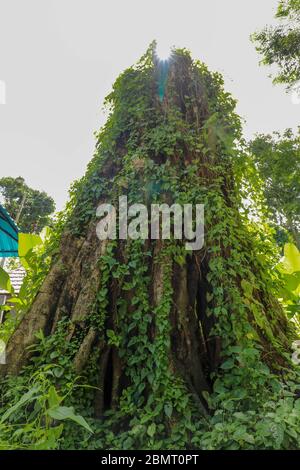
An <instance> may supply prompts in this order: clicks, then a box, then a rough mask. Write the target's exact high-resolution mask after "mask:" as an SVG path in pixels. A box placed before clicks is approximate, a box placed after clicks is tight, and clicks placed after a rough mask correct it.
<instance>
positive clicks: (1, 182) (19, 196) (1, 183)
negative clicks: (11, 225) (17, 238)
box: [0, 176, 55, 233]
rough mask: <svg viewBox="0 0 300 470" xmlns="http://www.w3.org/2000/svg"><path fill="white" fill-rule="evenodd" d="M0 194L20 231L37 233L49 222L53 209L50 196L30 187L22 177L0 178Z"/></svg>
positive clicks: (53, 205)
mask: <svg viewBox="0 0 300 470" xmlns="http://www.w3.org/2000/svg"><path fill="white" fill-rule="evenodd" d="M0 195H1V199H0V201H1V202H2V204H3V206H4V207H5V209H6V210H7V211H8V213H9V214H10V216H11V217H12V218H13V219H14V220H16V222H17V223H18V227H19V228H20V230H21V231H22V232H35V233H39V232H40V231H41V230H42V229H43V228H44V227H45V226H46V225H49V224H50V223H51V219H50V217H49V216H50V215H51V214H52V213H53V212H54V210H55V204H54V201H53V199H52V197H50V196H48V194H46V193H45V192H44V191H38V190H37V189H32V188H30V187H29V186H28V185H27V184H26V183H25V180H24V178H21V177H20V176H19V177H18V178H12V177H9V176H7V177H4V178H0Z"/></svg>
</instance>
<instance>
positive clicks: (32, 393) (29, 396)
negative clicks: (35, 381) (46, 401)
mask: <svg viewBox="0 0 300 470" xmlns="http://www.w3.org/2000/svg"><path fill="white" fill-rule="evenodd" d="M37 393H38V388H36V387H33V388H32V389H30V390H29V391H28V392H26V393H24V395H23V396H22V397H21V398H20V400H19V401H18V402H17V403H16V404H15V405H13V406H11V407H10V408H9V409H8V410H7V411H6V412H5V413H4V414H3V415H2V416H1V420H0V423H4V421H6V420H7V419H8V418H9V417H10V416H11V415H12V414H13V413H14V412H15V411H16V410H18V409H19V408H20V407H21V406H23V405H25V403H28V402H30V401H33V400H35V399H36V398H38V397H37V395H36V394H37Z"/></svg>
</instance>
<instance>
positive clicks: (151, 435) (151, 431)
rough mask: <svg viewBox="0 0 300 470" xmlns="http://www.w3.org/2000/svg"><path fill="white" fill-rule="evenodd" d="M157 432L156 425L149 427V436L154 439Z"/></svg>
mask: <svg viewBox="0 0 300 470" xmlns="http://www.w3.org/2000/svg"><path fill="white" fill-rule="evenodd" d="M155 431H156V424H155V423H152V424H150V426H148V429H147V434H148V436H150V437H153V436H154V434H155Z"/></svg>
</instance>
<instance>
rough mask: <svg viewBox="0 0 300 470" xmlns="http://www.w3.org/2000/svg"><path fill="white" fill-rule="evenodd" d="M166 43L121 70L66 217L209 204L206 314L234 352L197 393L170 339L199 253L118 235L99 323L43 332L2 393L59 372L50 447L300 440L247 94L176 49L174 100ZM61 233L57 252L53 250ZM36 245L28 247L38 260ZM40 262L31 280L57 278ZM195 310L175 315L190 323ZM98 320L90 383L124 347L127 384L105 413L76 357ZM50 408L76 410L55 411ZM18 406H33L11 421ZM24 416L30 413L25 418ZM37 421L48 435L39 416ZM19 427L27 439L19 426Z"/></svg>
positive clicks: (77, 231) (107, 250) (259, 444)
mask: <svg viewBox="0 0 300 470" xmlns="http://www.w3.org/2000/svg"><path fill="white" fill-rule="evenodd" d="M153 53H154V45H152V46H151V47H150V48H149V50H148V52H147V53H146V55H145V56H144V57H143V58H142V59H141V61H140V62H139V64H138V65H137V66H135V67H131V68H129V69H128V70H126V71H125V72H124V73H123V74H122V75H121V76H120V77H119V78H118V79H117V81H116V83H115V85H114V87H113V91H112V93H111V94H110V95H109V97H108V98H107V100H106V105H107V106H108V107H109V109H110V114H109V118H108V121H107V123H106V125H105V127H104V128H103V129H102V130H101V131H100V132H99V133H98V134H97V147H96V152H95V156H94V158H93V160H92V161H91V163H90V164H89V166H88V170H87V173H86V175H85V176H84V177H83V178H82V179H81V180H80V181H79V182H77V183H75V184H74V185H73V187H72V190H71V200H70V203H69V204H68V207H67V220H66V222H65V224H64V227H65V229H66V230H68V231H70V232H71V233H72V234H73V236H77V237H85V235H86V233H87V231H88V229H89V224H90V223H91V221H92V220H93V218H94V217H95V213H96V207H97V204H98V203H99V201H102V200H109V201H110V202H112V203H114V202H116V201H117V199H118V196H119V195H122V194H124V191H126V194H127V197H128V203H129V204H131V203H134V202H141V201H144V202H145V203H146V204H150V203H152V202H157V203H163V202H166V201H170V200H171V201H172V202H174V203H178V204H184V203H190V204H194V205H195V204H199V203H203V204H204V205H205V211H206V212H205V223H206V240H205V247H204V248H203V250H202V251H201V255H203V265H205V272H203V282H206V283H207V284H208V286H209V289H208V291H207V292H206V299H205V300H206V309H205V315H206V316H207V318H210V319H216V322H215V323H214V324H213V326H212V329H211V331H210V335H211V337H213V338H218V339H219V340H220V344H221V350H222V355H221V357H220V361H221V362H220V367H218V368H215V369H214V371H213V372H211V373H210V372H209V371H208V372H206V371H205V372H206V375H207V377H206V378H207V382H208V383H209V384H210V385H212V384H213V391H212V393H208V391H207V392H206V393H205V392H204V393H203V396H200V397H199V395H198V394H197V393H194V392H193V387H191V384H190V383H188V380H186V379H185V375H184V374H183V373H181V371H180V369H179V368H177V367H176V364H175V360H174V354H173V353H174V351H173V350H172V347H174V344H172V333H173V330H172V328H173V325H172V324H171V321H170V319H171V318H172V317H171V315H172V312H173V309H174V283H173V280H174V279H173V277H174V266H178V265H179V266H181V267H183V266H186V265H187V264H188V263H189V262H191V254H190V253H187V252H186V251H185V247H184V243H183V242H182V241H179V240H174V239H171V240H168V241H166V240H164V241H162V242H161V244H159V243H156V242H149V241H146V242H144V241H143V240H139V239H138V240H128V241H127V242H126V243H123V242H121V241H120V242H117V241H115V240H113V241H109V242H108V243H107V244H105V243H103V245H102V247H101V248H103V251H102V255H101V256H100V257H99V260H98V266H99V271H100V273H99V274H100V275H99V278H100V282H99V286H98V291H97V293H96V295H95V301H94V303H93V304H91V305H90V314H89V316H88V318H87V319H86V321H85V322H76V323H72V322H71V321H68V320H66V319H64V320H62V321H61V322H59V324H58V327H57V328H56V329H55V333H54V334H52V335H50V336H44V335H43V334H42V333H39V335H38V339H39V342H38V343H37V344H36V345H35V346H34V347H33V352H34V355H33V357H32V361H31V364H30V366H28V368H25V370H24V371H23V373H22V375H21V376H20V377H19V378H18V379H15V380H17V381H18V380H20V381H21V384H22V387H23V388H22V387H21V389H19V388H18V387H16V386H15V387H9V388H8V389H7V388H5V387H6V385H5V384H4V385H3V387H4V397H5V400H8V401H9V402H10V404H13V406H15V405H17V404H18V403H19V402H20V400H21V401H22V400H24V393H25V394H26V393H28V392H30V390H31V388H30V387H28V384H29V383H30V381H31V379H30V377H31V376H32V373H36V371H41V373H45V371H46V372H47V371H48V370H50V371H51V384H49V383H48V384H47V387H46V389H45V390H46V391H45V392H43V393H44V394H46V395H45V396H47V397H49V399H50V392H48V390H50V389H51V390H52V392H51V397H52V398H51V403H50V401H49V399H48V398H47V399H46V401H44V402H43V403H44V405H43V407H42V409H43V419H44V418H45V419H46V420H48V419H49V420H52V419H54V420H59V418H61V417H64V418H68V421H67V422H66V423H64V428H63V430H61V431H60V434H59V436H58V437H57V439H56V440H55V443H54V444H53V446H59V447H60V448H63V449H70V448H78V447H80V448H88V449H97V448H101V449H122V450H126V449H177V450H178V449H202V448H205V449H223V448H224V449H232V448H241V449H245V448H246V449H248V448H251V449H253V448H299V447H300V439H299V432H298V429H299V403H298V400H297V393H298V389H297V385H295V384H297V381H298V375H297V373H296V371H293V372H292V373H289V372H288V370H287V366H289V365H290V363H291V357H290V356H289V353H288V351H289V348H290V345H291V341H292V339H294V336H293V335H294V331H293V330H292V329H291V332H290V331H289V329H288V328H283V329H282V330H281V328H279V327H278V325H279V324H283V325H286V318H285V316H284V313H283V311H282V309H281V308H280V306H279V305H278V303H277V302H276V301H275V300H274V299H273V298H272V293H275V294H277V293H278V286H279V284H280V281H279V279H278V274H277V271H276V270H275V269H274V266H275V265H276V264H277V263H278V258H279V253H278V250H277V248H276V246H275V244H274V242H273V241H272V239H271V236H270V230H269V228H268V225H267V223H266V218H265V214H264V213H263V211H262V210H261V206H262V205H263V191H262V189H261V186H260V184H259V185H258V186H256V185H255V184H254V183H255V182H256V181H257V179H256V178H257V171H256V169H255V167H254V165H253V162H250V161H249V159H247V158H244V154H243V150H244V149H242V146H241V145H240V138H241V124H240V120H239V118H238V116H237V115H236V114H235V110H234V108H235V101H234V100H233V99H232V97H231V96H230V95H229V94H228V93H226V92H225V91H224V89H223V80H222V77H221V76H220V75H219V74H214V73H210V72H209V71H208V70H207V68H206V66H205V65H204V64H202V63H200V62H198V61H192V59H191V58H190V56H189V53H188V52H187V51H185V50H176V51H174V53H173V56H172V61H174V62H172V64H173V66H174V67H177V69H176V73H177V74H178V76H180V85H178V84H176V86H175V85H174V81H172V80H167V82H166V84H165V90H164V91H165V97H167V99H166V100H165V101H164V100H162V101H161V100H160V98H159V96H157V76H156V73H157V70H156V67H155V60H154V57H153ZM174 75H175V78H176V74H174ZM178 90H179V91H178ZM164 99H165V98H164ZM249 175H252V176H251V177H249ZM55 240H56V238H55V237H54V241H53V244H51V243H50V248H49V249H50V251H51V250H52V249H53V250H54V253H55V250H56V249H57V244H56V241H55ZM39 248H41V246H40V245H37V246H36V247H34V248H33V249H32V250H30V251H29V252H28V254H26V261H27V262H28V264H30V261H31V258H30V257H31V256H33V257H34V256H35V252H36V250H39ZM46 252H47V250H46ZM42 256H46V255H42ZM54 256H55V255H54ZM44 264H45V263H44ZM37 266H38V268H37V271H35V274H33V275H32V280H33V281H34V280H35V279H36V284H34V282H33V285H34V286H39V285H40V284H39V282H40V280H41V279H42V278H43V277H44V271H42V273H41V275H40V271H39V269H42V268H41V266H40V264H39V263H38V264H37ZM154 273H155V275H154ZM35 275H36V276H35ZM204 278H205V279H204ZM201 281H202V279H201ZM34 289H35V287H34ZM34 289H33V292H36V291H35V290H34ZM195 313H196V312H195ZM185 315H186V312H179V313H178V320H176V321H178V322H182V324H180V327H181V328H184V322H183V320H185ZM176 327H179V325H176ZM91 329H92V330H93V331H95V332H96V334H97V341H98V343H97V344H98V350H97V347H95V349H94V350H92V351H91V354H90V358H89V361H88V365H87V367H86V370H84V371H83V377H82V378H81V379H80V383H82V384H83V383H88V384H89V385H90V386H91V387H94V386H95V385H96V383H97V382H96V381H97V376H99V362H100V363H101V360H100V361H99V344H101V345H104V348H106V352H108V353H109V354H114V353H116V352H117V354H118V357H119V359H120V362H121V364H122V371H123V372H124V382H125V385H123V386H122V394H121V396H120V397H119V396H118V397H115V396H114V397H112V400H114V401H113V404H112V405H109V406H107V407H106V410H105V413H104V417H103V419H99V420H93V413H94V410H93V399H94V393H93V392H94V389H93V388H91V389H90V388H83V387H76V386H75V381H76V379H77V377H76V374H75V372H74V367H73V364H74V358H75V356H76V354H77V352H78V350H79V348H80V346H81V344H82V341H83V339H84V338H85V337H86V334H87V332H88V331H90V330H91ZM197 331H198V330H197ZM209 339H210V337H209ZM262 344H263V345H265V347H262ZM101 351H103V349H102V350H101ZM209 370H210V369H209ZM277 372H280V375H279V374H278V375H275V373H277ZM76 383H77V382H76ZM24 384H25V385H24ZM70 384H71V385H70ZM48 386H49V387H48ZM24 387H25V388H24ZM51 387H54V388H55V391H56V392H54V391H53V389H52V388H51ZM207 388H209V387H207ZM69 390H72V392H70V393H68V391H69ZM9 393H11V394H15V393H16V394H18V397H16V396H15V397H14V398H13V399H12V397H11V396H10V397H9ZM55 393H56V394H57V395H58V397H59V398H58V399H56V402H55V397H56V394H55ZM7 394H8V395H7ZM43 396H44V395H43ZM53 396H54V398H53ZM22 397H23V398H22ZM62 397H65V400H64V402H63V401H60V398H62ZM27 398H28V395H25V400H27ZM30 399H31V398H29V400H30ZM45 403H46V405H45ZM53 404H54V406H56V407H63V408H62V409H61V408H59V409H57V408H55V409H54V411H53V408H52V405H53ZM206 404H208V405H209V406H208V409H207V407H206V406H205V405H206ZM45 406H46V409H45ZM49 407H50V409H52V411H51V412H50V413H49ZM72 407H74V409H76V413H75V412H73V410H72ZM4 408H5V407H4ZM6 409H8V406H7V404H6V408H5V409H4V413H5V412H6ZM21 409H23V408H22V407H21ZM15 412H16V413H17V414H18V413H19V412H20V408H17V409H14V410H13V414H12V415H11V416H13V415H14V413H15ZM28 412H32V411H31V409H29V410H28ZM78 413H80V416H82V418H83V419H85V421H82V419H81V418H80V417H78ZM71 416H72V419H73V421H72V419H70V417H71ZM74 416H75V418H74ZM16 419H17V418H16ZM20 419H24V415H21V416H20ZM25 419H26V420H27V421H29V422H31V421H30V419H31V418H29V416H28V415H26V416H25ZM74 420H75V422H76V423H77V424H80V425H81V426H80V428H79V429H77V428H75V427H74V423H73V422H74ZM20 422H21V421H18V423H20ZM49 422H50V425H49V426H50V428H51V427H52V424H53V423H52V421H49ZM42 423H43V429H44V427H45V424H44V421H43V420H42ZM85 423H88V424H85ZM49 426H48V427H49ZM55 426H57V424H55ZM88 426H90V427H91V428H92V429H93V431H94V433H93V434H91V433H90V432H89V427H88ZM272 426H274V427H272ZM32 428H33V429H35V430H38V432H39V430H40V427H37V426H36V424H34V425H33V427H32ZM47 429H48V428H47ZM270 430H271V434H270ZM6 432H7V434H6V436H8V442H9V443H11V442H13V443H14V438H13V435H12V433H11V430H8V431H6ZM4 435H5V434H4ZM32 442H33V443H34V445H35V444H36V438H35V437H33V438H32ZM45 442H46V445H48V444H47V441H45V440H44V443H42V444H41V445H45ZM26 443H27V442H25V444H26ZM22 444H23V442H22ZM51 445H52V444H51Z"/></svg>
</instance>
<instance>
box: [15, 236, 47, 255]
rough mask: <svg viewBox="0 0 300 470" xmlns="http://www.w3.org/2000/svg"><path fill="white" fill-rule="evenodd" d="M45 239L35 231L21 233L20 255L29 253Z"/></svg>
mask: <svg viewBox="0 0 300 470" xmlns="http://www.w3.org/2000/svg"><path fill="white" fill-rule="evenodd" d="M42 243H43V241H42V239H41V237H40V236H39V235H35V234H34V233H19V256H20V257H24V256H26V255H27V253H28V252H29V251H30V250H31V249H32V248H34V247H35V246H37V245H40V244H42Z"/></svg>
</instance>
